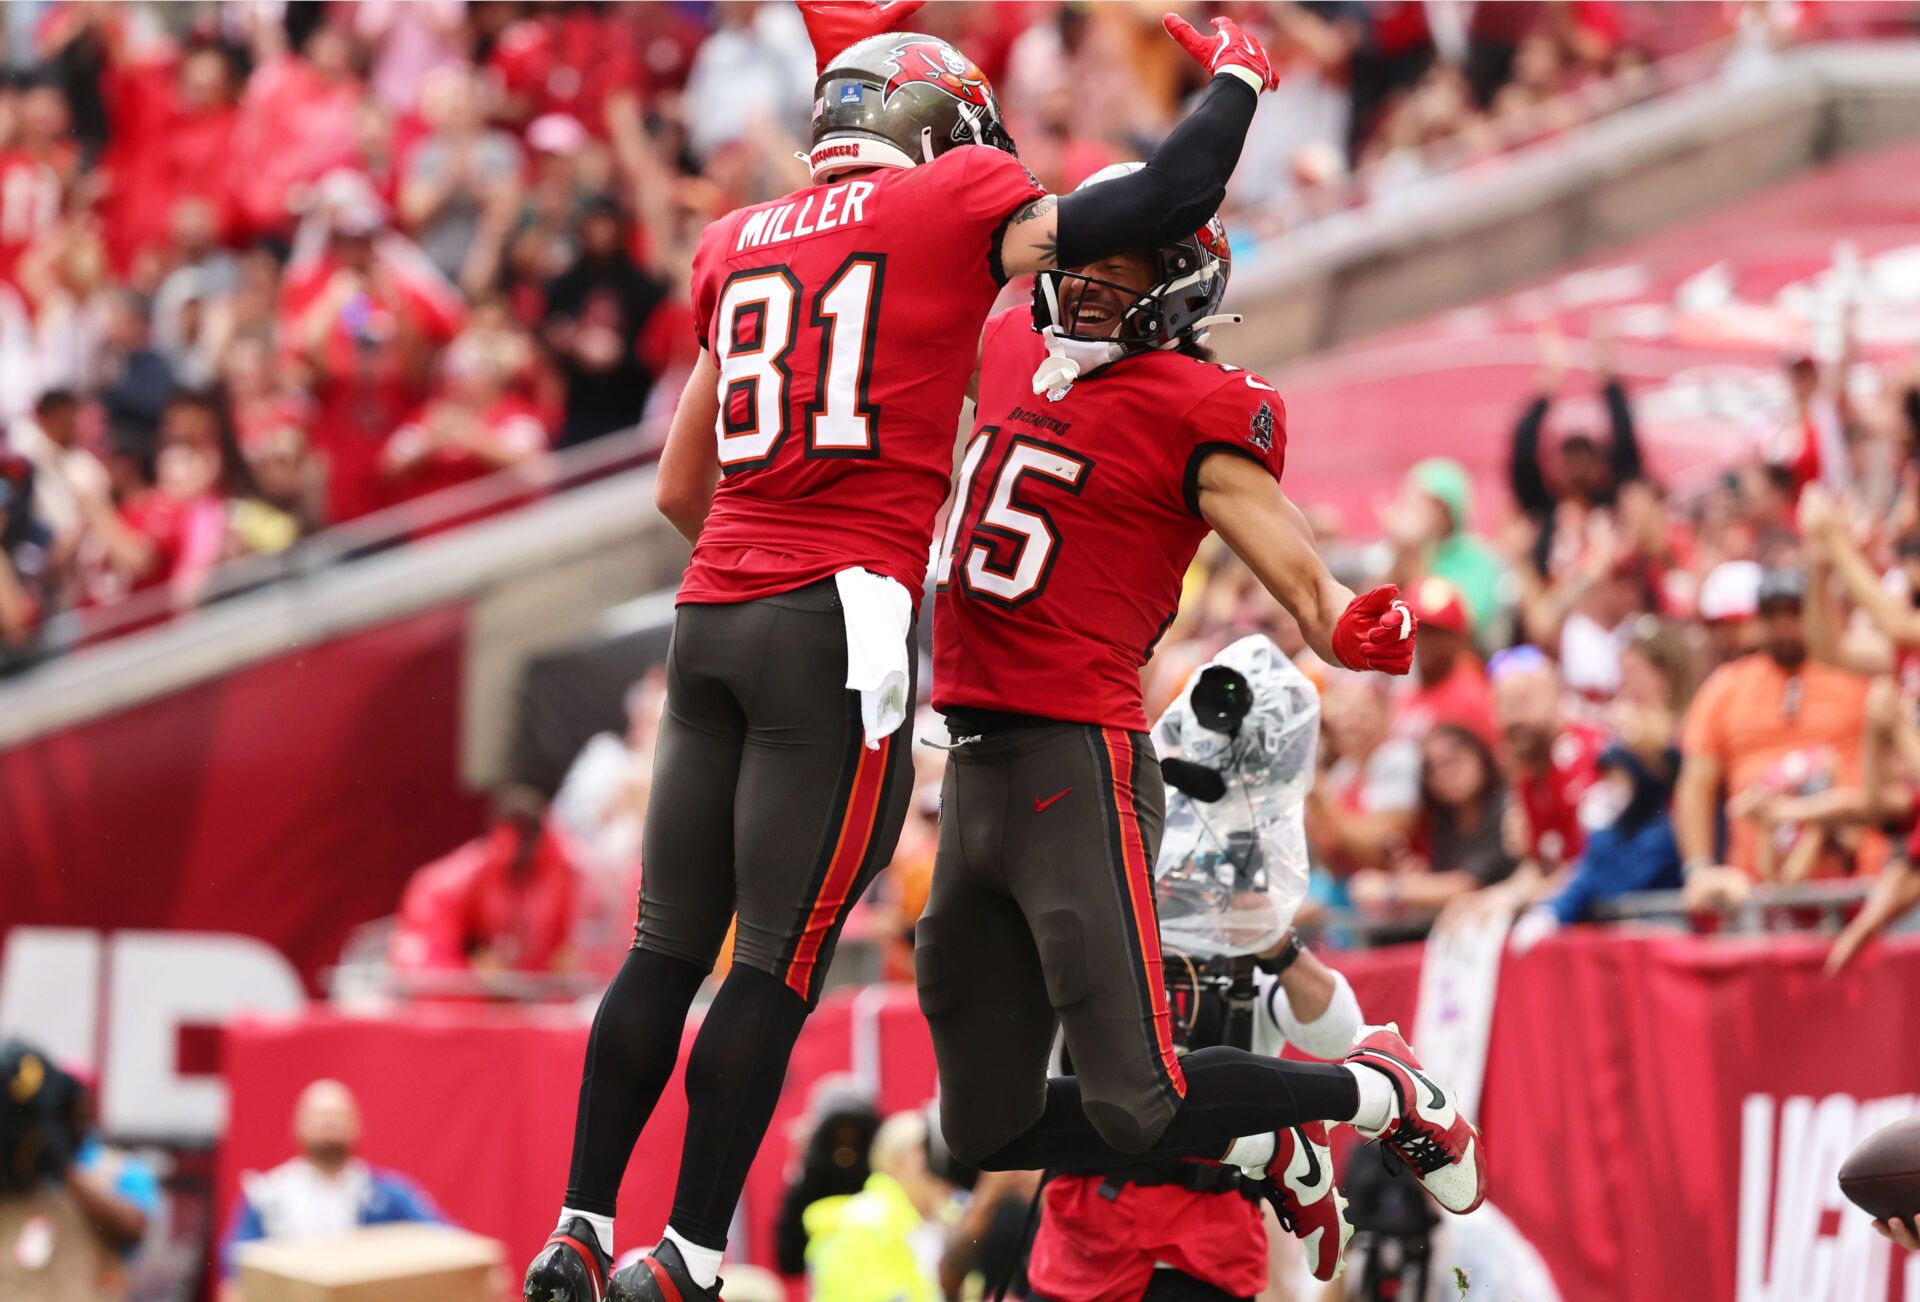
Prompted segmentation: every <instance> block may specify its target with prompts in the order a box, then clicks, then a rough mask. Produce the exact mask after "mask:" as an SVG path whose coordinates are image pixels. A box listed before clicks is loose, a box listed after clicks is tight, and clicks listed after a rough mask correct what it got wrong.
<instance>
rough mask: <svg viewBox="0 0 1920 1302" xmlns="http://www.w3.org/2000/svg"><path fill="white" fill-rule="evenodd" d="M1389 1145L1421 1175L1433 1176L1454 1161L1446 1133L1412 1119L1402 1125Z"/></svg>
mask: <svg viewBox="0 0 1920 1302" xmlns="http://www.w3.org/2000/svg"><path fill="white" fill-rule="evenodd" d="M1387 1144H1388V1146H1389V1147H1391V1148H1392V1149H1393V1151H1394V1152H1396V1153H1398V1154H1399V1155H1400V1158H1401V1160H1402V1161H1404V1162H1405V1163H1406V1164H1407V1165H1408V1166H1410V1167H1412V1168H1413V1169H1414V1170H1415V1171H1417V1172H1419V1173H1420V1174H1421V1175H1431V1174H1433V1173H1434V1172H1435V1171H1438V1170H1439V1169H1440V1168H1441V1167H1443V1166H1447V1165H1449V1164H1450V1163H1451V1162H1452V1161H1453V1154H1452V1152H1451V1151H1449V1149H1448V1147H1447V1142H1446V1135H1445V1133H1444V1132H1442V1131H1441V1130H1440V1129H1439V1127H1437V1126H1434V1125H1432V1124H1430V1123H1426V1122H1421V1121H1415V1120H1412V1119H1411V1118H1409V1119H1406V1120H1403V1121H1402V1122H1401V1123H1400V1125H1399V1126H1398V1127H1397V1128H1396V1129H1395V1130H1394V1132H1393V1134H1392V1136H1390V1137H1389V1138H1388V1140H1387Z"/></svg>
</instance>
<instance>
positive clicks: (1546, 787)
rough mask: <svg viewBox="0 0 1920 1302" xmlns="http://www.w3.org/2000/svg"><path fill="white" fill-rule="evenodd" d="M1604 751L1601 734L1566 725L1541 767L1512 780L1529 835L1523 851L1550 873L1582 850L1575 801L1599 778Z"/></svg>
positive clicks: (1583, 837)
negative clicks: (1531, 837) (1531, 833)
mask: <svg viewBox="0 0 1920 1302" xmlns="http://www.w3.org/2000/svg"><path fill="white" fill-rule="evenodd" d="M1606 748H1607V735H1606V734H1605V733H1604V732H1601V731H1600V730H1599V729H1598V728H1593V727H1589V726H1588V725H1587V724H1584V723H1570V724H1568V725H1567V726H1566V727H1565V728H1563V729H1562V730H1561V732H1560V735H1559V736H1558V737H1555V738H1554V739H1553V746H1552V747H1551V749H1550V750H1549V751H1548V753H1547V766H1546V768H1545V769H1544V770H1542V771H1541V772H1538V773H1526V774H1522V775H1521V776H1520V777H1519V778H1518V779H1516V780H1515V782H1514V791H1515V793H1516V794H1517V795H1518V796H1519V798H1520V801H1521V803H1522V805H1524V806H1525V807H1526V811H1527V825H1528V827H1530V828H1531V829H1532V831H1533V843H1532V844H1531V845H1530V846H1528V848H1527V849H1528V853H1529V854H1531V855H1532V856H1533V857H1534V858H1536V859H1538V860H1539V861H1540V862H1541V863H1542V864H1544V865H1545V866H1546V867H1547V868H1548V869H1549V870H1552V869H1555V868H1558V867H1560V866H1561V865H1562V864H1568V863H1572V862H1573V861H1574V860H1575V859H1578V858H1579V857H1580V852H1581V851H1582V850H1584V849H1585V848H1586V844H1587V834H1586V830H1585V829H1584V828H1583V827H1581V825H1580V801H1581V799H1582V798H1583V797H1584V796H1585V795H1586V794H1587V790H1588V788H1590V787H1592V786H1593V784H1594V783H1595V782H1597V781H1598V780H1599V778H1600V753H1601V752H1602V751H1604V750H1605V749H1606Z"/></svg>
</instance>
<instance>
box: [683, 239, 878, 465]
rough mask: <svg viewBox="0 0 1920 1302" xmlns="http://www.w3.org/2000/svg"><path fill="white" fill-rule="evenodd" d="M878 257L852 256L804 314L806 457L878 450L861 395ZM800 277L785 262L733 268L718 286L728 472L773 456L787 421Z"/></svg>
mask: <svg viewBox="0 0 1920 1302" xmlns="http://www.w3.org/2000/svg"><path fill="white" fill-rule="evenodd" d="M886 264H887V260H886V256H885V255H884V254H879V253H855V254H852V255H850V256H849V257H848V258H847V260H846V261H845V262H843V263H841V264H840V267H839V270H837V271H835V272H834V273H833V275H832V276H831V277H830V278H829V279H828V280H827V283H826V287H825V288H823V289H822V290H821V291H820V292H819V293H818V294H816V295H814V298H813V306H812V310H811V312H810V313H809V315H808V321H809V324H810V326H811V328H812V329H813V330H815V331H817V332H818V334H819V338H820V365H819V368H818V370H817V371H816V372H815V375H816V377H817V378H816V381H815V386H814V397H813V400H812V401H811V402H809V403H807V405H806V406H805V408H804V409H803V412H802V413H801V417H802V419H804V420H805V422H806V429H807V449H806V455H807V456H809V457H877V456H879V455H880V431H879V424H880V420H879V413H878V412H877V411H876V410H875V409H874V407H873V404H872V403H871V401H869V399H868V397H867V377H868V373H869V371H870V370H871V369H872V364H873V347H874V334H875V330H876V328H877V326H878V324H879V320H880V310H879V309H880V287H881V283H882V282H883V281H884V279H885V278H886ZM802 294H803V290H802V288H801V285H800V282H799V281H798V280H797V279H795V278H794V275H793V273H792V272H791V271H789V270H788V269H787V268H785V267H760V268H756V269H754V270H751V271H736V272H734V273H733V275H731V276H729V277H727V283H726V284H725V285H724V286H722V287H721V290H720V306H719V311H718V312H717V314H716V315H717V316H718V321H717V323H716V329H715V330H714V336H713V338H714V360H715V361H716V362H717V363H718V364H719V367H720V419H719V420H718V421H717V422H716V424H715V427H714V433H715V435H716V436H717V437H718V439H719V441H720V468H721V470H722V471H724V472H725V473H727V474H733V473H736V472H738V471H742V470H753V469H758V468H759V467H761V466H764V465H766V464H767V463H769V462H770V461H772V460H773V458H774V455H775V454H776V453H777V452H778V451H779V450H780V443H781V440H783V439H784V438H786V436H787V429H788V425H789V416H788V402H789V393H788V390H789V388H790V387H791V385H792V380H793V376H792V372H791V370H790V368H789V366H788V358H789V356H790V355H791V354H792V352H793V349H794V346H795V345H796V344H797V343H798V341H799V334H800V321H799V316H800V300H801V297H802Z"/></svg>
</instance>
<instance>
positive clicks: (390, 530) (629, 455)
mask: <svg viewBox="0 0 1920 1302" xmlns="http://www.w3.org/2000/svg"><path fill="white" fill-rule="evenodd" d="M664 434H665V429H664V425H663V423H661V422H653V423H650V424H647V425H640V426H636V427H634V428H632V429H629V430H624V431H622V432H620V433H616V434H609V435H607V436H605V437H604V438H599V439H595V440H594V441H592V442H590V443H583V444H580V445H578V446H576V447H571V448H563V449H561V450H559V451H556V452H552V453H549V454H547V455H546V456H543V457H540V458H537V459H536V460H534V461H531V462H529V463H527V464H525V465H523V466H514V467H510V468H508V469H505V470H497V471H494V472H493V473H491V474H488V475H485V476H483V477H481V478H479V479H475V480H471V481H469V482H467V483H464V484H456V485H454V486H453V487H451V488H443V489H440V490H438V491H436V492H433V493H428V494H425V495H423V496H421V497H417V498H414V499H413V500H411V501H407V502H402V503H399V504H398V505H395V506H391V507H387V508H385V509H383V510H380V511H376V512H374V513H372V514H370V515H366V516H362V517H360V518H359V519H356V520H351V521H348V522H347V523H345V524H339V525H334V526H332V527H331V528H327V529H322V530H320V531H319V532H317V533H314V534H312V535H310V536H308V537H306V538H303V539H301V540H300V541H298V542H296V543H294V544H293V545H292V546H291V547H289V548H287V549H286V550H285V551H283V552H276V553H274V554H272V555H253V556H238V557H234V558H232V559H230V560H227V561H224V562H222V563H221V564H220V565H219V567H218V568H216V569H214V570H213V571H212V572H211V574H210V575H209V576H208V579H207V582H206V583H205V584H204V585H203V586H200V587H198V588H194V589H191V590H183V589H181V588H179V587H177V586H173V585H163V586H160V587H155V588H150V589H147V590H145V591H143V592H137V593H134V594H133V595H131V596H130V597H128V598H127V599H126V600H124V601H121V602H118V603H116V604H114V605H111V606H99V607H90V608H86V609H77V610H66V611H61V612H59V613H58V614H56V615H54V616H53V617H52V618H51V619H49V620H48V621H47V625H46V628H45V630H44V632H43V633H42V635H41V638H40V641H39V644H38V646H37V647H36V652H37V654H38V657H39V658H41V659H46V658H51V657H53V656H56V655H59V654H61V653H63V652H66V651H71V650H74V649H75V648H77V647H81V646H89V645H93V644H95V643H98V642H103V641H106V640H107V639H109V638H113V637H117V636H120V635H121V634H124V633H128V632H132V631H134V630H138V629H143V628H149V627H152V626H153V625H155V624H157V623H161V622H164V621H166V620H168V619H171V618H173V617H175V616H177V615H181V614H184V613H187V612H189V611H193V610H200V609H204V608H206V607H209V606H213V605H217V604H219V603H220V602H222V601H226V600H229V599H231V598H233V597H237V596H241V595H243V594H245V593H248V592H257V591H259V590H260V589H261V588H264V587H266V586H268V585H270V584H276V583H286V584H298V583H300V582H302V581H304V580H309V579H311V578H312V577H313V576H314V575H317V574H319V573H321V572H322V571H325V570H330V569H332V568H334V567H335V566H338V565H341V564H343V563H346V562H348V561H353V560H359V559H361V558H363V557H367V556H374V555H378V554H379V553H381V552H385V551H390V550H392V549H393V548H395V547H399V546H402V545H404V544H406V543H408V542H411V541H414V540H417V539H419V538H421V537H423V536H426V535H430V534H433V533H437V532H439V531H441V530H445V529H449V528H452V527H454V526H456V525H461V524H467V523H470V522H472V521H475V520H480V519H483V518H485V517H487V516H491V515H495V514H497V513H499V512H501V511H503V510H507V509H509V508H511V507H514V506H516V505H520V504H522V503H524V502H526V501H528V500H530V499H535V498H540V497H546V496H550V495H552V494H554V493H558V492H562V491H565V490H567V489H570V488H575V487H578V486H580V485H582V484H590V483H594V482H596V481H598V480H601V479H605V478H607V477H608V476H609V475H613V474H617V473H619V472H620V471H623V470H631V469H634V468H635V467H638V466H642V465H645V464H647V463H648V462H650V461H652V460H654V459H655V458H656V457H658V456H659V452H660V443H661V440H662V438H663V437H664Z"/></svg>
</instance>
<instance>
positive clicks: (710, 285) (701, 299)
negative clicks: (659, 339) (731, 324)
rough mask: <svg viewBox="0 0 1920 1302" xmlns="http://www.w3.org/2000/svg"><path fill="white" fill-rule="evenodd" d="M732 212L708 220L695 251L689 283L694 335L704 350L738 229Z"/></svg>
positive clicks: (709, 344)
mask: <svg viewBox="0 0 1920 1302" xmlns="http://www.w3.org/2000/svg"><path fill="white" fill-rule="evenodd" d="M734 224H735V223H734V218H733V217H732V216H731V215H728V216H726V217H722V218H721V219H720V220H719V221H716V222H708V223H707V228H706V230H704V231H702V232H701V233H700V244H699V246H698V247H697V248H696V249H695V250H694V252H693V274H692V278H691V284H690V286H689V288H690V291H691V296H692V298H693V337H694V338H695V339H697V340H698V341H699V343H700V349H701V351H702V352H706V351H709V350H710V348H711V345H712V340H710V339H709V338H708V337H707V336H708V334H709V333H710V332H711V331H712V329H713V314H714V311H715V310H716V309H717V308H718V307H719V305H720V282H721V281H722V280H723V279H725V276H726V248H727V241H728V239H729V238H731V232H732V230H733V228H734Z"/></svg>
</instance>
